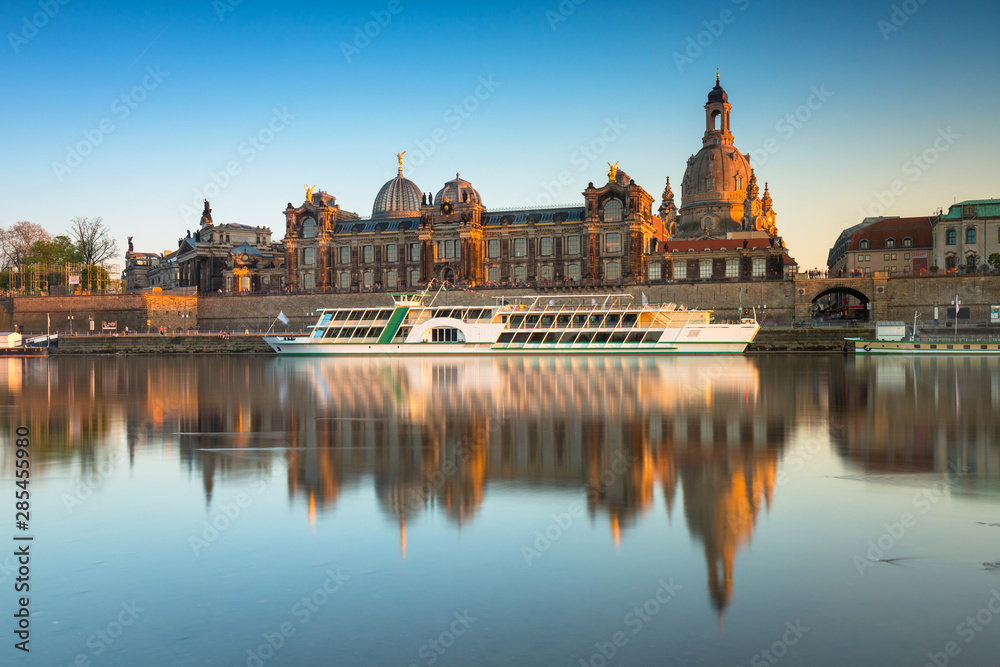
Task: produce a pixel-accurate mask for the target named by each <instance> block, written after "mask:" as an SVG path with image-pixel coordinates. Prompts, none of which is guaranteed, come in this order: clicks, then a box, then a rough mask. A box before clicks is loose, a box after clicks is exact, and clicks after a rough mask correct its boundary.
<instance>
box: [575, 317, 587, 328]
mask: <svg viewBox="0 0 1000 667" xmlns="http://www.w3.org/2000/svg"><path fill="white" fill-rule="evenodd" d="M586 323H587V316H586V315H574V316H573V326H575V327H582V326H583V325H584V324H586Z"/></svg>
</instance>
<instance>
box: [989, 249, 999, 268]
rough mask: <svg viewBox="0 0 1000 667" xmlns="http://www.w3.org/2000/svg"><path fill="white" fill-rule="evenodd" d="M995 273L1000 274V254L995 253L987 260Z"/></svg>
mask: <svg viewBox="0 0 1000 667" xmlns="http://www.w3.org/2000/svg"><path fill="white" fill-rule="evenodd" d="M986 261H988V262H989V263H990V266H992V267H993V270H994V271H995V272H1000V252H995V253H993V254H992V255H990V256H989V259H987V260H986Z"/></svg>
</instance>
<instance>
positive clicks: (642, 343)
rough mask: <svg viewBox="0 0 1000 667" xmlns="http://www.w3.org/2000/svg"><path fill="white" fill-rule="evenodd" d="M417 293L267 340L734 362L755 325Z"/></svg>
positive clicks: (296, 351) (365, 351) (599, 304)
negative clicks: (474, 302)
mask: <svg viewBox="0 0 1000 667" xmlns="http://www.w3.org/2000/svg"><path fill="white" fill-rule="evenodd" d="M434 300H435V298H434V297H429V296H428V293H427V292H426V291H425V292H423V293H421V294H398V295H394V296H393V306H392V307H385V308H379V307H370V308H327V309H323V310H320V311H318V312H319V320H318V321H317V322H316V324H315V325H314V326H313V327H312V332H311V333H310V334H309V335H308V336H288V335H268V336H265V337H264V340H265V341H266V342H267V344H268V345H270V346H271V347H272V348H273V349H274V351H275V352H277V353H278V354H280V355H333V356H359V355H360V356H382V355H389V356H394V355H505V354H555V355H580V354H603V355H609V354H614V355H619V354H741V353H742V352H743V351H744V350H745V349H746V346H747V345H748V344H749V343H750V342H751V341H752V340H753V338H754V336H756V335H757V331H758V330H759V329H760V326H759V325H758V323H757V322H756V320H754V319H751V318H745V319H743V320H741V321H739V322H731V323H722V322H713V321H712V311H710V310H686V309H684V308H683V307H681V308H678V307H677V306H675V305H674V304H672V303H669V304H643V305H633V304H632V300H633V298H632V296H631V295H628V294H602V295H590V294H588V295H573V296H548V295H546V296H531V297H497V298H496V303H495V305H492V306H454V305H452V306H438V305H434Z"/></svg>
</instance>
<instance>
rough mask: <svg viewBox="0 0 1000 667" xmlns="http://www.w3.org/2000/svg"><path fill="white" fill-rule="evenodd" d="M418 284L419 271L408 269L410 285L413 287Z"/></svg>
mask: <svg viewBox="0 0 1000 667" xmlns="http://www.w3.org/2000/svg"><path fill="white" fill-rule="evenodd" d="M418 284H420V271H417V270H416V269H414V270H413V271H410V287H415V286H416V285H418Z"/></svg>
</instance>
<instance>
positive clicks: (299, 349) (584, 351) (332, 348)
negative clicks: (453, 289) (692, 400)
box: [264, 336, 750, 357]
mask: <svg viewBox="0 0 1000 667" xmlns="http://www.w3.org/2000/svg"><path fill="white" fill-rule="evenodd" d="M264 341H265V342H266V343H267V344H268V345H270V346H271V349H273V350H274V351H275V352H277V353H278V354H280V355H284V356H343V357H348V356H351V357H358V356H368V357H379V356H457V355H468V356H504V355H506V356H518V355H521V356H523V355H558V356H581V355H644V354H654V355H672V354H673V355H684V354H742V353H743V352H744V350H746V347H747V345H748V344H749V342H750V341H749V340H747V341H704V342H698V343H671V344H663V343H656V344H651V345H647V344H641V343H640V344H632V345H629V344H623V345H618V346H604V345H602V346H596V345H591V346H580V347H575V346H560V345H558V344H549V345H546V344H538V345H525V346H523V347H516V348H514V347H503V346H495V345H494V344H493V343H396V344H382V345H380V344H377V343H375V344H371V345H365V344H361V345H358V344H337V343H326V342H320V341H309V339H308V338H300V339H289V338H286V337H280V336H279V337H269V336H265V337H264Z"/></svg>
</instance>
